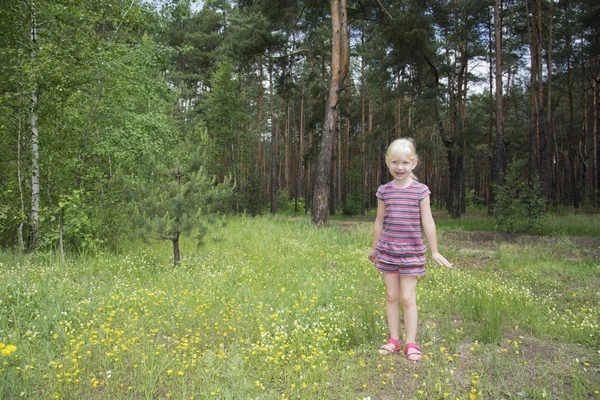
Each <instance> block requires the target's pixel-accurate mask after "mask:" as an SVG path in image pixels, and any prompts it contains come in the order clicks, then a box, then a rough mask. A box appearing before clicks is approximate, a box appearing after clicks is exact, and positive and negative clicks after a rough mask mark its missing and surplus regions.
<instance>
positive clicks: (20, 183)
mask: <svg viewBox="0 0 600 400" xmlns="http://www.w3.org/2000/svg"><path fill="white" fill-rule="evenodd" d="M22 129H23V128H22V120H21V113H20V112H19V127H18V137H17V184H18V186H19V201H20V204H21V215H20V216H19V227H18V228H17V250H18V251H19V253H22V252H23V251H25V241H24V239H23V226H24V225H25V223H24V221H23V219H24V218H25V198H24V196H23V181H22V179H21V164H22V160H21V134H22Z"/></svg>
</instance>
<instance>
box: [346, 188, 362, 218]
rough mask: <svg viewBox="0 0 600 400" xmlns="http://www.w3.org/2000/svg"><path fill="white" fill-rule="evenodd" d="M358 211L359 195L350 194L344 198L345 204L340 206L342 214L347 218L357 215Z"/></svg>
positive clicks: (359, 208) (355, 193) (356, 193)
mask: <svg viewBox="0 0 600 400" xmlns="http://www.w3.org/2000/svg"><path fill="white" fill-rule="evenodd" d="M360 211H361V207H360V193H358V192H352V193H350V195H348V197H347V198H346V204H344V205H343V206H342V213H343V214H344V215H345V216H347V217H351V216H353V215H359V214H360Z"/></svg>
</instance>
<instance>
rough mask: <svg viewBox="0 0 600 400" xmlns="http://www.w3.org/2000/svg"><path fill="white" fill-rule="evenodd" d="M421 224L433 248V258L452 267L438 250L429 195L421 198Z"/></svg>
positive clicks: (440, 263)
mask: <svg viewBox="0 0 600 400" xmlns="http://www.w3.org/2000/svg"><path fill="white" fill-rule="evenodd" d="M421 224H422V225H423V231H424V232H425V237H426V238H427V244H428V245H429V250H431V257H432V258H433V260H434V261H435V262H436V263H438V265H444V266H446V267H448V268H452V264H451V263H450V262H449V261H448V260H446V258H445V257H444V256H443V255H441V254H440V253H439V252H438V246H437V232H436V229H435V222H434V221H433V215H432V214H431V205H430V200H429V196H427V197H425V198H424V199H423V200H421Z"/></svg>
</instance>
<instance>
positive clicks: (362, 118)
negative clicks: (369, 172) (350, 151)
mask: <svg viewBox="0 0 600 400" xmlns="http://www.w3.org/2000/svg"><path fill="white" fill-rule="evenodd" d="M361 40H362V44H363V46H364V44H365V35H364V32H362V37H361ZM365 91H366V87H365V58H364V56H363V57H361V58H360V215H365V214H366V212H365V202H366V200H367V199H366V188H365V185H366V165H365V128H366V124H365V119H366V115H365V96H366V94H365Z"/></svg>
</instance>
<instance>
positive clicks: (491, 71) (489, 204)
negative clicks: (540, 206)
mask: <svg viewBox="0 0 600 400" xmlns="http://www.w3.org/2000/svg"><path fill="white" fill-rule="evenodd" d="M498 1H499V0H498ZM492 32H493V28H492V16H491V15H490V11H489V8H488V43H489V47H488V64H489V71H488V72H489V79H488V83H489V85H490V86H489V120H488V121H489V123H488V143H487V153H486V155H485V160H484V164H483V165H484V169H483V171H484V178H483V187H484V190H485V204H486V205H487V207H488V215H492V202H493V200H492V197H491V196H492V193H491V185H490V184H489V181H488V179H489V176H490V173H489V172H488V171H489V169H488V165H490V164H493V162H490V160H493V155H492V137H493V132H494V95H493V94H492V93H494V63H493V59H492V53H493V47H492V44H493V42H492V39H493V35H494V33H492Z"/></svg>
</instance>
